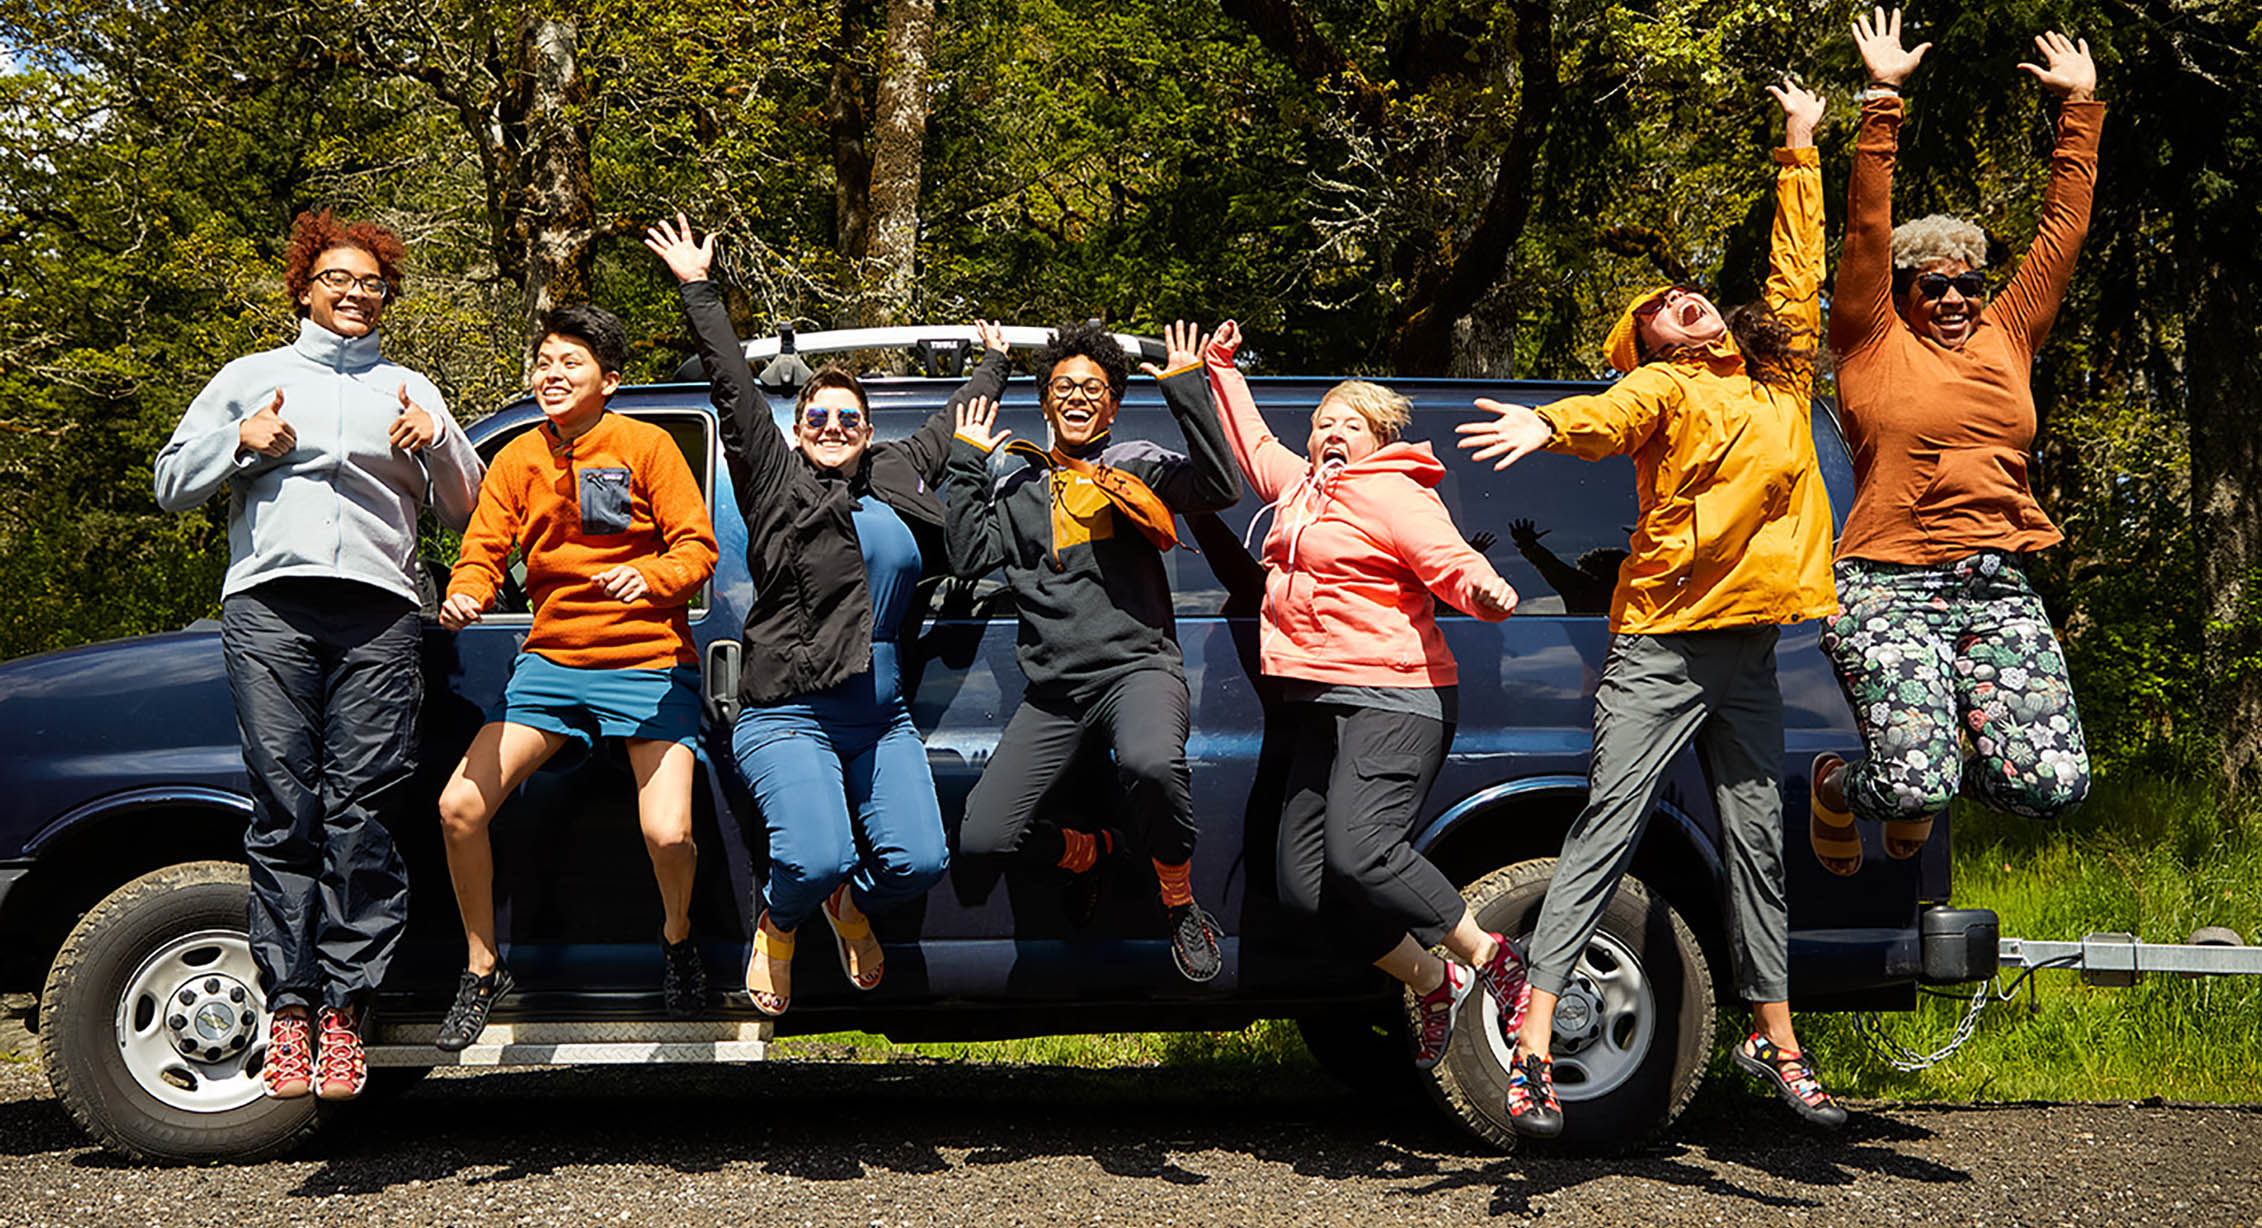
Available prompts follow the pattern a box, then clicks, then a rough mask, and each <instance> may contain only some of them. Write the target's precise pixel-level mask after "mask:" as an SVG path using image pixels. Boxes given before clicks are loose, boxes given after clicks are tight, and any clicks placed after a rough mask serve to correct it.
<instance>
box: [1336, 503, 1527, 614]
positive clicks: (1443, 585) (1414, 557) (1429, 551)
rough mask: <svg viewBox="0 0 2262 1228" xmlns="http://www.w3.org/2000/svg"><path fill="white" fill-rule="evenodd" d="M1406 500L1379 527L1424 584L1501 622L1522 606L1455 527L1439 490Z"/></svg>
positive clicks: (1449, 600)
mask: <svg viewBox="0 0 2262 1228" xmlns="http://www.w3.org/2000/svg"><path fill="white" fill-rule="evenodd" d="M1421 495H1422V497H1419V498H1413V499H1406V500H1402V501H1401V503H1400V505H1399V506H1398V507H1396V508H1394V509H1393V510H1392V514H1391V515H1390V516H1389V517H1388V518H1386V519H1385V520H1384V521H1383V523H1381V524H1379V525H1374V526H1370V527H1371V529H1372V530H1373V531H1374V532H1377V533H1379V534H1381V535H1382V537H1383V540H1384V544H1385V545H1386V546H1387V547H1388V548H1389V550H1390V552H1391V553H1392V554H1393V555H1395V556H1397V558H1398V561H1400V562H1402V563H1404V564H1405V565H1406V567H1407V569H1408V570H1410V571H1412V572H1413V573H1414V576H1415V578H1417V579H1419V580H1420V581H1421V582H1422V587H1424V588H1426V589H1428V590H1429V591H1430V592H1432V593H1435V594H1437V596H1438V597H1440V598H1442V599H1443V600H1444V601H1446V602H1447V603H1449V604H1451V605H1452V606H1453V607H1454V608H1455V609H1458V610H1461V611H1463V612H1465V613H1468V614H1472V615H1474V616H1476V617H1478V618H1481V619H1484V620H1486V621H1488V622H1499V621H1500V620H1501V619H1504V618H1506V617H1508V616H1509V615H1510V614H1512V613H1514V612H1515V609H1516V590H1515V589H1513V588H1511V587H1509V585H1508V581H1506V580H1504V579H1502V578H1501V576H1500V573H1499V572H1497V571H1495V570H1493V567H1492V564H1491V563H1489V562H1486V561H1485V557H1484V556H1483V555H1481V554H1479V553H1477V551H1476V549H1475V548H1474V547H1472V546H1470V545H1469V543H1468V540H1467V539H1466V538H1463V537H1462V536H1461V531H1460V530H1459V529H1457V528H1454V527H1453V517H1452V516H1451V515H1450V514H1448V513H1447V512H1446V510H1445V504H1444V502H1443V501H1441V500H1440V499H1438V497H1437V494H1436V492H1435V491H1428V490H1424V491H1422V492H1421Z"/></svg>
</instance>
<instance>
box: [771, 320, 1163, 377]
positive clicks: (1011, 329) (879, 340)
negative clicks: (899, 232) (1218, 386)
mask: <svg viewBox="0 0 2262 1228" xmlns="http://www.w3.org/2000/svg"><path fill="white" fill-rule="evenodd" d="M1052 334H1053V330H1052V329H1049V328H1034V327H1029V326H1026V325H1018V324H1013V325H1007V326H1006V329H1005V340H1006V344H1008V345H1010V346H1012V347H1014V348H1015V349H1035V348H1037V347H1038V346H1041V345H1043V344H1044V343H1045V342H1047V341H1049V340H1051V339H1052ZM1115 340H1116V343H1117V344H1119V345H1121V346H1122V347H1123V352H1124V353H1126V354H1129V355H1131V357H1132V358H1134V359H1140V360H1145V361H1148V362H1159V361H1161V360H1162V359H1163V358H1164V357H1166V356H1167V351H1165V350H1164V348H1163V344H1162V342H1161V341H1160V340H1158V339H1157V338H1154V337H1141V336H1138V335H1136V334H1133V333H1116V334H1115ZM979 344H981V341H980V335H979V334H978V333H977V332H976V330H975V328H974V326H973V325H971V324H903V325H895V326H891V327H888V328H836V329H830V330H827V331H824V332H814V333H799V334H797V333H795V332H794V330H793V328H792V326H791V325H788V326H786V327H784V328H781V329H779V330H778V333H777V335H776V336H771V337H756V338H754V339H752V340H750V341H748V342H747V343H746V361H747V362H748V363H756V362H766V361H768V360H769V359H772V358H775V357H777V356H778V355H779V354H801V355H810V354H841V353H846V352H849V351H852V350H917V351H918V352H919V358H920V364H921V366H922V367H923V368H924V369H925V372H926V374H928V375H936V376H946V375H956V374H957V373H958V370H959V369H960V368H961V367H962V366H963V364H964V362H965V359H966V356H967V355H968V354H970V353H972V352H973V350H974V347H976V346H977V345H979ZM946 367H947V368H949V369H947V370H946V369H945V368H946Z"/></svg>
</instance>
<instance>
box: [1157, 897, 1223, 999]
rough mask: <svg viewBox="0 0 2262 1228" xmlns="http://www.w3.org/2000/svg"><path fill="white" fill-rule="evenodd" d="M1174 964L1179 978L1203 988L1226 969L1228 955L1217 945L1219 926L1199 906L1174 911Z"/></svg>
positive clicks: (1172, 926) (1172, 959)
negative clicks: (1202, 984)
mask: <svg viewBox="0 0 2262 1228" xmlns="http://www.w3.org/2000/svg"><path fill="white" fill-rule="evenodd" d="M1170 962H1172V963H1174V964H1177V965H1178V975H1180V976H1183V977H1185V978H1186V979H1187V980H1189V981H1192V982H1194V983H1195V984H1197V985H1199V984H1201V983H1202V982H1204V981H1207V980H1212V979H1214V978H1215V977H1216V976H1217V974H1218V973H1219V972H1222V971H1224V969H1225V952H1224V950H1223V949H1221V948H1220V947H1219V946H1218V943H1217V922H1215V921H1213V920H1211V919H1210V915H1209V914H1208V913H1206V912H1203V911H1202V906H1201V905H1199V904H1180V905H1179V906H1178V907H1176V908H1173V909H1171V910H1170Z"/></svg>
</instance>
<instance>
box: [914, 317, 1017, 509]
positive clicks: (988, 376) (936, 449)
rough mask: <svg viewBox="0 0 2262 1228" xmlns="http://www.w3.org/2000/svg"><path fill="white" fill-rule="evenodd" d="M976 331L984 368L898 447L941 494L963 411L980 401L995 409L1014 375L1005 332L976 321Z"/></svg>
mask: <svg viewBox="0 0 2262 1228" xmlns="http://www.w3.org/2000/svg"><path fill="white" fill-rule="evenodd" d="M974 329H975V331H976V332H978V333H980V334H981V337H982V365H981V366H979V367H976V368H974V373H973V374H972V375H969V376H967V377H966V382H965V383H963V384H960V385H959V386H958V390H957V391H956V392H953V393H951V394H950V403H949V404H947V405H944V406H943V407H942V408H941V409H938V410H936V411H935V412H934V413H933V414H931V415H929V416H928V418H927V420H926V422H924V423H923V424H921V425H920V427H919V429H918V430H917V431H914V432H912V433H911V434H910V435H908V436H906V437H905V438H904V440H903V442H902V443H900V444H898V445H896V446H898V447H900V448H902V449H903V454H904V455H905V456H907V457H909V458H910V459H911V464H912V466H913V467H914V468H916V469H917V470H918V471H919V476H920V477H922V478H924V479H926V482H927V485H929V486H931V487H934V488H935V489H938V490H939V489H941V488H942V479H943V470H944V469H945V468H946V467H948V465H949V464H950V437H951V435H952V433H953V432H955V431H956V430H957V429H958V410H959V407H961V406H964V405H968V404H971V403H973V402H974V401H977V400H980V401H987V402H989V403H990V404H992V405H995V404H997V403H998V402H1000V401H1002V400H1004V399H1005V381H1006V378H1007V377H1008V376H1010V375H1011V374H1013V360H1012V358H1011V357H1010V356H1009V355H1008V352H1007V346H1006V341H1005V328H1004V327H1003V326H1002V325H999V324H997V323H994V322H992V321H989V320H976V321H975V322H974Z"/></svg>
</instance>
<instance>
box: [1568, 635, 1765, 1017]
mask: <svg viewBox="0 0 2262 1228" xmlns="http://www.w3.org/2000/svg"><path fill="white" fill-rule="evenodd" d="M1776 636H1777V628H1775V627H1771V626H1763V627H1733V628H1727V629H1723V630H1718V631H1688V632H1681V633H1678V634H1672V635H1619V636H1615V637H1613V638H1612V639H1611V641H1610V655H1609V658H1608V659H1607V660H1606V661H1604V663H1603V666H1602V685H1601V688H1600V690H1599V691H1598V692H1597V693H1596V695H1595V705H1594V765H1593V767H1592V769H1591V771H1590V773H1589V784H1588V794H1587V806H1586V809H1585V810H1584V811H1582V812H1580V814H1579V818H1578V821H1577V822H1575V823H1573V824H1572V825H1571V831H1570V834H1569V835H1568V836H1566V837H1565V838H1564V841H1563V855H1562V859H1561V861H1559V862H1558V863H1557V864H1556V867H1555V881H1554V882H1552V883H1550V884H1549V885H1548V889H1547V902H1546V903H1545V904H1543V905H1541V907H1540V910H1539V929H1538V932H1537V933H1535V934H1534V935H1533V937H1532V951H1531V982H1532V988H1534V989H1541V990H1546V991H1547V992H1549V993H1561V992H1562V991H1563V986H1564V984H1565V982H1566V981H1568V980H1569V978H1570V974H1571V970H1572V968H1573V967H1574V966H1575V965H1576V964H1577V962H1578V958H1579V955H1580V953H1581V952H1583V951H1585V950H1586V945H1587V940H1588V939H1590V938H1592V937H1594V931H1595V927H1596V926H1597V925H1598V924H1600V922H1601V919H1602V910H1603V909H1604V908H1605V907H1607V906H1608V905H1609V903H1610V896H1611V893H1613V892H1615V891H1616V890H1617V889H1618V880H1619V879H1620V878H1622V877H1624V875H1625V873H1626V867H1627V866H1628V865H1629V864H1630V863H1631V862H1632V861H1633V858H1634V850H1635V848H1637V847H1638V846H1639V845H1640V844H1641V838H1642V830H1643V829H1644V828H1645V827H1646V826H1648V823H1649V814H1650V807H1651V806H1652V804H1653V803H1654V802H1655V801H1656V798H1657V787H1658V783H1659V782H1660V781H1661V780H1663V778H1664V776H1665V769H1666V767H1667V766H1668V765H1669V764H1670V763H1671V762H1672V760H1673V757H1674V756H1675V755H1677V754H1679V753H1680V752H1681V748H1682V747H1684V746H1687V745H1688V744H1689V740H1690V739H1692V738H1694V739H1695V740H1696V746H1697V760H1698V762H1699V763H1701V764H1702V765H1703V767H1704V774H1705V779H1706V781H1707V782H1708V783H1709V784H1710V785H1711V786H1712V801H1713V809H1714V811H1715V812H1716V813H1717V815H1718V816H1719V819H1720V840H1721V844H1722V845H1723V848H1722V849H1721V860H1722V862H1723V863H1725V867H1726V870H1727V875H1728V908H1727V915H1728V947H1729V951H1730V953H1731V954H1732V955H1733V957H1734V959H1735V963H1736V987H1737V990H1738V992H1740V993H1741V994H1742V995H1743V997H1744V1000H1746V1001H1748V1002H1781V1001H1784V1000H1786V999H1788V998H1789V997H1790V996H1791V975H1790V943H1791V939H1790V921H1789V909H1788V908H1787V907H1786V905H1785V899H1784V883H1783V793H1782V782H1783V693H1782V691H1781V690H1780V689H1779V688H1778V687H1777V686H1776V682H1775V640H1776Z"/></svg>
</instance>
